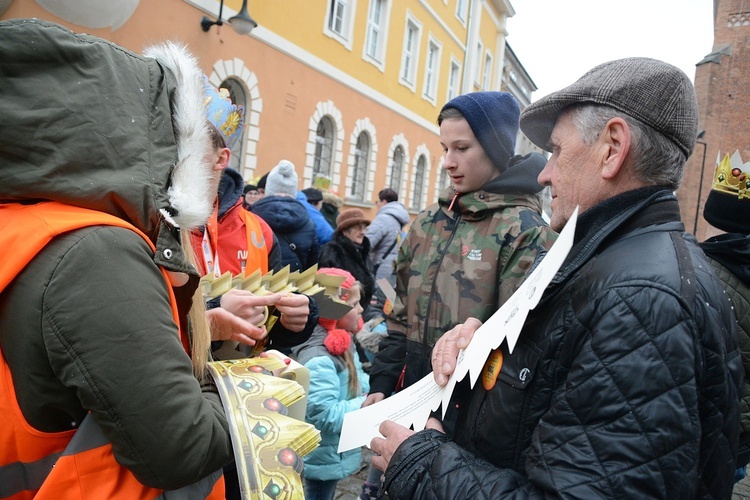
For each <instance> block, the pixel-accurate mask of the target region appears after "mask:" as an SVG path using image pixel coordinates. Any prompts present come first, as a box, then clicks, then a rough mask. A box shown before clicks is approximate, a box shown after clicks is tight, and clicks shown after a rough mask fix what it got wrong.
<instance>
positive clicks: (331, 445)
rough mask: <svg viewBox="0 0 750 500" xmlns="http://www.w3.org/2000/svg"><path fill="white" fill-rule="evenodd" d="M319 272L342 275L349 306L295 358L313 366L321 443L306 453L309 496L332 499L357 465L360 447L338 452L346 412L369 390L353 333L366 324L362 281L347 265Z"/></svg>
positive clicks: (324, 322)
mask: <svg viewBox="0 0 750 500" xmlns="http://www.w3.org/2000/svg"><path fill="white" fill-rule="evenodd" d="M318 272H319V273H325V274H327V275H333V276H344V277H345V278H346V279H345V280H344V282H343V283H342V284H341V287H340V290H339V298H340V299H341V300H343V301H345V302H346V303H347V304H348V305H349V306H351V310H350V311H349V312H348V313H346V314H345V315H344V316H343V317H341V318H339V319H328V318H324V317H322V316H321V317H320V319H319V320H318V324H317V325H316V327H315V329H314V330H313V334H312V336H311V337H310V339H309V340H308V341H307V342H305V343H303V344H301V345H300V346H298V347H296V348H295V349H294V354H293V355H294V356H295V357H296V359H297V361H298V362H299V363H300V364H302V365H304V366H306V367H307V368H308V369H309V370H310V389H309V390H308V394H307V413H306V415H305V420H306V421H307V422H309V423H311V424H313V425H315V427H316V428H317V429H318V430H319V431H320V437H321V441H320V446H318V448H316V449H315V450H314V451H313V452H312V453H310V454H309V455H307V456H306V457H305V458H304V462H305V471H304V481H305V484H304V487H305V498H306V499H307V500H332V499H333V498H334V495H335V493H336V483H338V481H339V480H340V479H343V478H345V477H347V476H349V475H351V474H353V473H354V472H356V471H357V470H358V469H359V466H360V463H361V460H362V452H361V450H359V449H355V450H350V451H347V452H345V453H338V452H337V449H338V445H339V435H340V433H341V427H342V425H343V423H344V414H346V413H347V412H350V411H354V410H357V409H359V407H360V406H361V405H362V402H363V401H364V399H365V394H366V393H367V391H369V389H370V384H369V380H368V377H367V374H366V373H365V372H364V371H363V370H362V365H361V363H360V361H359V357H358V356H357V352H356V348H355V345H354V342H353V339H352V336H353V335H354V334H355V333H357V332H358V331H359V329H360V328H361V327H362V306H361V305H360V303H359V298H360V293H361V290H362V286H361V285H360V283H359V282H358V281H355V279H354V276H352V275H351V274H350V273H349V272H347V271H344V270H343V269H336V268H323V269H319V270H318Z"/></svg>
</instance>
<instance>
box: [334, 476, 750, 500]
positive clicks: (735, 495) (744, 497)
mask: <svg viewBox="0 0 750 500" xmlns="http://www.w3.org/2000/svg"><path fill="white" fill-rule="evenodd" d="M342 498H344V497H342ZM732 500H750V477H747V476H746V477H745V479H743V480H742V481H740V482H739V483H737V484H736V485H734V491H733V492H732Z"/></svg>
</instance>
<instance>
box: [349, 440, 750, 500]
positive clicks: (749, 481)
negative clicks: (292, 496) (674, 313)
mask: <svg viewBox="0 0 750 500" xmlns="http://www.w3.org/2000/svg"><path fill="white" fill-rule="evenodd" d="M370 454H371V452H370V450H368V449H367V448H364V449H363V451H362V467H361V468H360V469H359V471H358V472H357V473H356V474H352V475H351V476H349V477H348V478H346V479H342V480H341V481H339V484H338V486H337V487H336V500H354V499H356V498H357V497H358V496H359V492H360V490H361V488H362V483H364V482H365V478H366V477H367V468H368V467H369V466H370ZM732 500H750V476H748V477H745V479H743V480H742V481H740V482H739V483H737V484H736V485H735V487H734V491H733V492H732Z"/></svg>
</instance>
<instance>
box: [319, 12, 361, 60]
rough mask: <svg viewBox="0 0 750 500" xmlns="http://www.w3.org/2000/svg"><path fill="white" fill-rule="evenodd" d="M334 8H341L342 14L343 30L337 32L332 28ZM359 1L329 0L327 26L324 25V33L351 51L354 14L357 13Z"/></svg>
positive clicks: (326, 17)
mask: <svg viewBox="0 0 750 500" xmlns="http://www.w3.org/2000/svg"><path fill="white" fill-rule="evenodd" d="M334 6H340V8H341V10H342V12H341V30H340V31H336V30H334V29H332V28H331V23H332V17H331V15H332V13H333V10H334ZM356 6H357V0H328V4H327V7H326V16H325V24H324V25H323V33H325V34H326V35H327V36H329V37H331V38H333V39H334V40H337V41H338V42H340V43H341V44H342V45H343V46H344V47H346V48H347V49H349V50H351V49H352V42H353V38H354V37H353V36H352V31H353V28H354V12H355V11H356Z"/></svg>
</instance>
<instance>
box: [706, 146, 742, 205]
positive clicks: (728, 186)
mask: <svg viewBox="0 0 750 500" xmlns="http://www.w3.org/2000/svg"><path fill="white" fill-rule="evenodd" d="M720 158H721V153H719V155H718V156H717V157H716V171H715V172H714V179H713V183H712V184H711V189H713V190H714V191H719V192H721V193H726V194H730V195H734V196H737V198H738V199H740V200H747V199H750V162H747V163H743V162H742V158H741V157H740V152H739V150H736V151H735V152H734V154H733V155H732V156H731V158H730V157H729V154H726V155H725V156H724V158H723V159H721V161H719V159H720Z"/></svg>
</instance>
